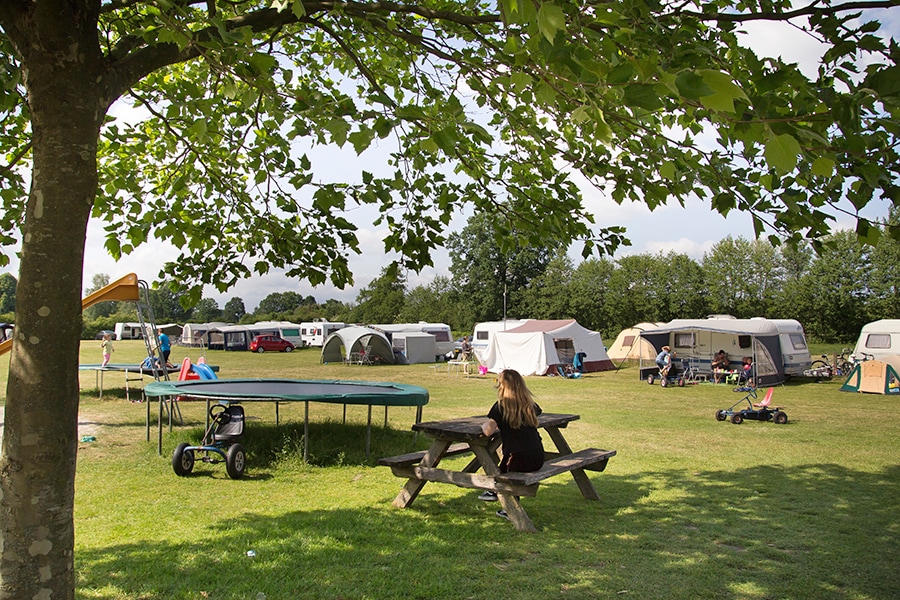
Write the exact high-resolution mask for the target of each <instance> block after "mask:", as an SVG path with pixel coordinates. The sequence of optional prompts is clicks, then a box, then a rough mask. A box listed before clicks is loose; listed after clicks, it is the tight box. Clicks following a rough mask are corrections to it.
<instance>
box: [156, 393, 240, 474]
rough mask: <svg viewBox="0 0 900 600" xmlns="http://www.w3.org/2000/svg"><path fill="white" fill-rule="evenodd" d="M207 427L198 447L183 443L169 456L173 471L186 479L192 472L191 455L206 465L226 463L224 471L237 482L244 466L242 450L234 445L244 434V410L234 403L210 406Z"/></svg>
mask: <svg viewBox="0 0 900 600" xmlns="http://www.w3.org/2000/svg"><path fill="white" fill-rule="evenodd" d="M209 418H210V423H209V427H208V428H207V429H206V433H204V434H203V441H202V442H200V445H199V446H192V445H191V444H188V443H187V442H183V443H181V444H179V445H178V447H177V448H175V452H174V453H173V454H172V469H173V470H174V471H175V474H176V475H180V476H181V477H185V476H187V475H189V474H190V473H191V471H193V470H194V460H195V458H194V454H195V453H199V454H201V455H202V456H201V457H200V460H202V461H203V462H206V463H220V462H223V461H224V462H225V471H226V472H227V473H228V476H229V477H231V478H232V479H240V478H241V477H242V476H243V475H244V468H245V467H246V466H247V454H246V452H244V447H243V446H241V445H240V444H238V443H237V441H238V440H239V439H240V438H241V435H243V433H244V408H243V407H242V406H240V405H237V404H229V405H226V404H213V405H212V406H210V407H209Z"/></svg>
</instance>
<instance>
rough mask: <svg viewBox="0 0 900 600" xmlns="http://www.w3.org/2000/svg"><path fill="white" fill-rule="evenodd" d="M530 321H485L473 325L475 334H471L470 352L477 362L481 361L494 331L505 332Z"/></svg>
mask: <svg viewBox="0 0 900 600" xmlns="http://www.w3.org/2000/svg"><path fill="white" fill-rule="evenodd" d="M529 320H530V319H507V320H506V321H485V322H484V323H478V324H477V325H475V332H474V333H473V334H472V351H473V352H475V356H476V357H477V358H478V360H481V359H482V357H483V356H484V353H485V351H487V349H488V347H489V346H490V345H491V337H492V336H493V335H494V332H495V331H506V330H508V329H515V328H516V327H518V326H519V325H521V324H522V323H524V322H526V321H529Z"/></svg>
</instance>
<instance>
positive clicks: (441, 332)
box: [422, 329, 451, 342]
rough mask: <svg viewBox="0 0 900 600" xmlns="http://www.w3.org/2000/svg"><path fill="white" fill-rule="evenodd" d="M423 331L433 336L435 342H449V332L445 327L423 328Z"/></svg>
mask: <svg viewBox="0 0 900 600" xmlns="http://www.w3.org/2000/svg"><path fill="white" fill-rule="evenodd" d="M422 331H424V332H425V333H430V334H431V335H433V336H434V341H436V342H449V341H451V340H450V332H449V331H447V330H446V329H423V330H422Z"/></svg>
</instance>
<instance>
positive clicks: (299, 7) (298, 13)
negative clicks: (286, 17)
mask: <svg viewBox="0 0 900 600" xmlns="http://www.w3.org/2000/svg"><path fill="white" fill-rule="evenodd" d="M291 12H293V13H294V16H295V17H297V18H298V19H300V18H303V17H305V16H306V5H305V4H303V0H294V4H293V5H292V6H291Z"/></svg>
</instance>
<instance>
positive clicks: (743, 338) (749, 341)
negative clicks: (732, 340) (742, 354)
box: [738, 335, 753, 348]
mask: <svg viewBox="0 0 900 600" xmlns="http://www.w3.org/2000/svg"><path fill="white" fill-rule="evenodd" d="M752 345H753V336H750V335H739V336H738V346H740V347H741V348H749V347H750V346H752Z"/></svg>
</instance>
